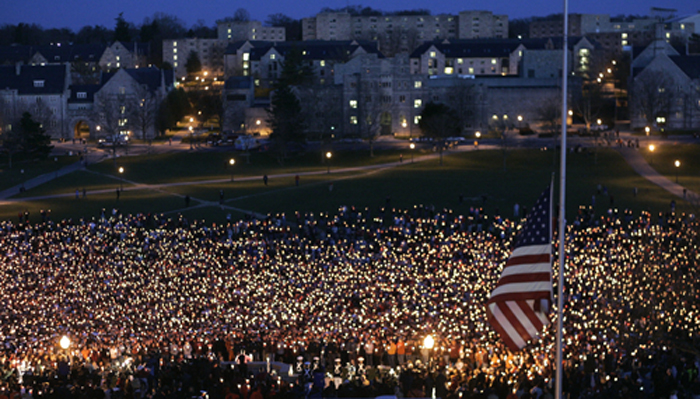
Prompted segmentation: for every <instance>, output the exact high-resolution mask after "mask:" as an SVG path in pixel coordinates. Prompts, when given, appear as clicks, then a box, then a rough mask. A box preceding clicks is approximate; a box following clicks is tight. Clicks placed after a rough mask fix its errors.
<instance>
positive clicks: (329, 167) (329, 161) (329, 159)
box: [326, 151, 333, 173]
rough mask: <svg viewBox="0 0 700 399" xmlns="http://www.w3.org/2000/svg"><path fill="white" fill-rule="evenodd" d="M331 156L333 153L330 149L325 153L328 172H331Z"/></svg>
mask: <svg viewBox="0 0 700 399" xmlns="http://www.w3.org/2000/svg"><path fill="white" fill-rule="evenodd" d="M332 156H333V154H332V153H331V152H330V151H328V152H327V153H326V163H327V164H328V173H331V157H332Z"/></svg>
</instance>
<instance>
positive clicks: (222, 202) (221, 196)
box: [219, 190, 224, 205]
mask: <svg viewBox="0 0 700 399" xmlns="http://www.w3.org/2000/svg"><path fill="white" fill-rule="evenodd" d="M219 204H221V205H223V204H224V190H219Z"/></svg>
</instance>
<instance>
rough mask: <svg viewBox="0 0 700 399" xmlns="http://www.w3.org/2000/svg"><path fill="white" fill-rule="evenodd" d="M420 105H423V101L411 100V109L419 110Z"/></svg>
mask: <svg viewBox="0 0 700 399" xmlns="http://www.w3.org/2000/svg"><path fill="white" fill-rule="evenodd" d="M421 105H423V100H421V99H416V100H413V108H420V107H421Z"/></svg>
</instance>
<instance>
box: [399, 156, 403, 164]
mask: <svg viewBox="0 0 700 399" xmlns="http://www.w3.org/2000/svg"><path fill="white" fill-rule="evenodd" d="M399 162H403V154H399Z"/></svg>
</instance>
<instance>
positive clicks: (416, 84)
mask: <svg viewBox="0 0 700 399" xmlns="http://www.w3.org/2000/svg"><path fill="white" fill-rule="evenodd" d="M422 86H423V82H421V81H420V80H416V81H415V82H414V83H413V87H415V88H416V89H420V88H421V87H422Z"/></svg>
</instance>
